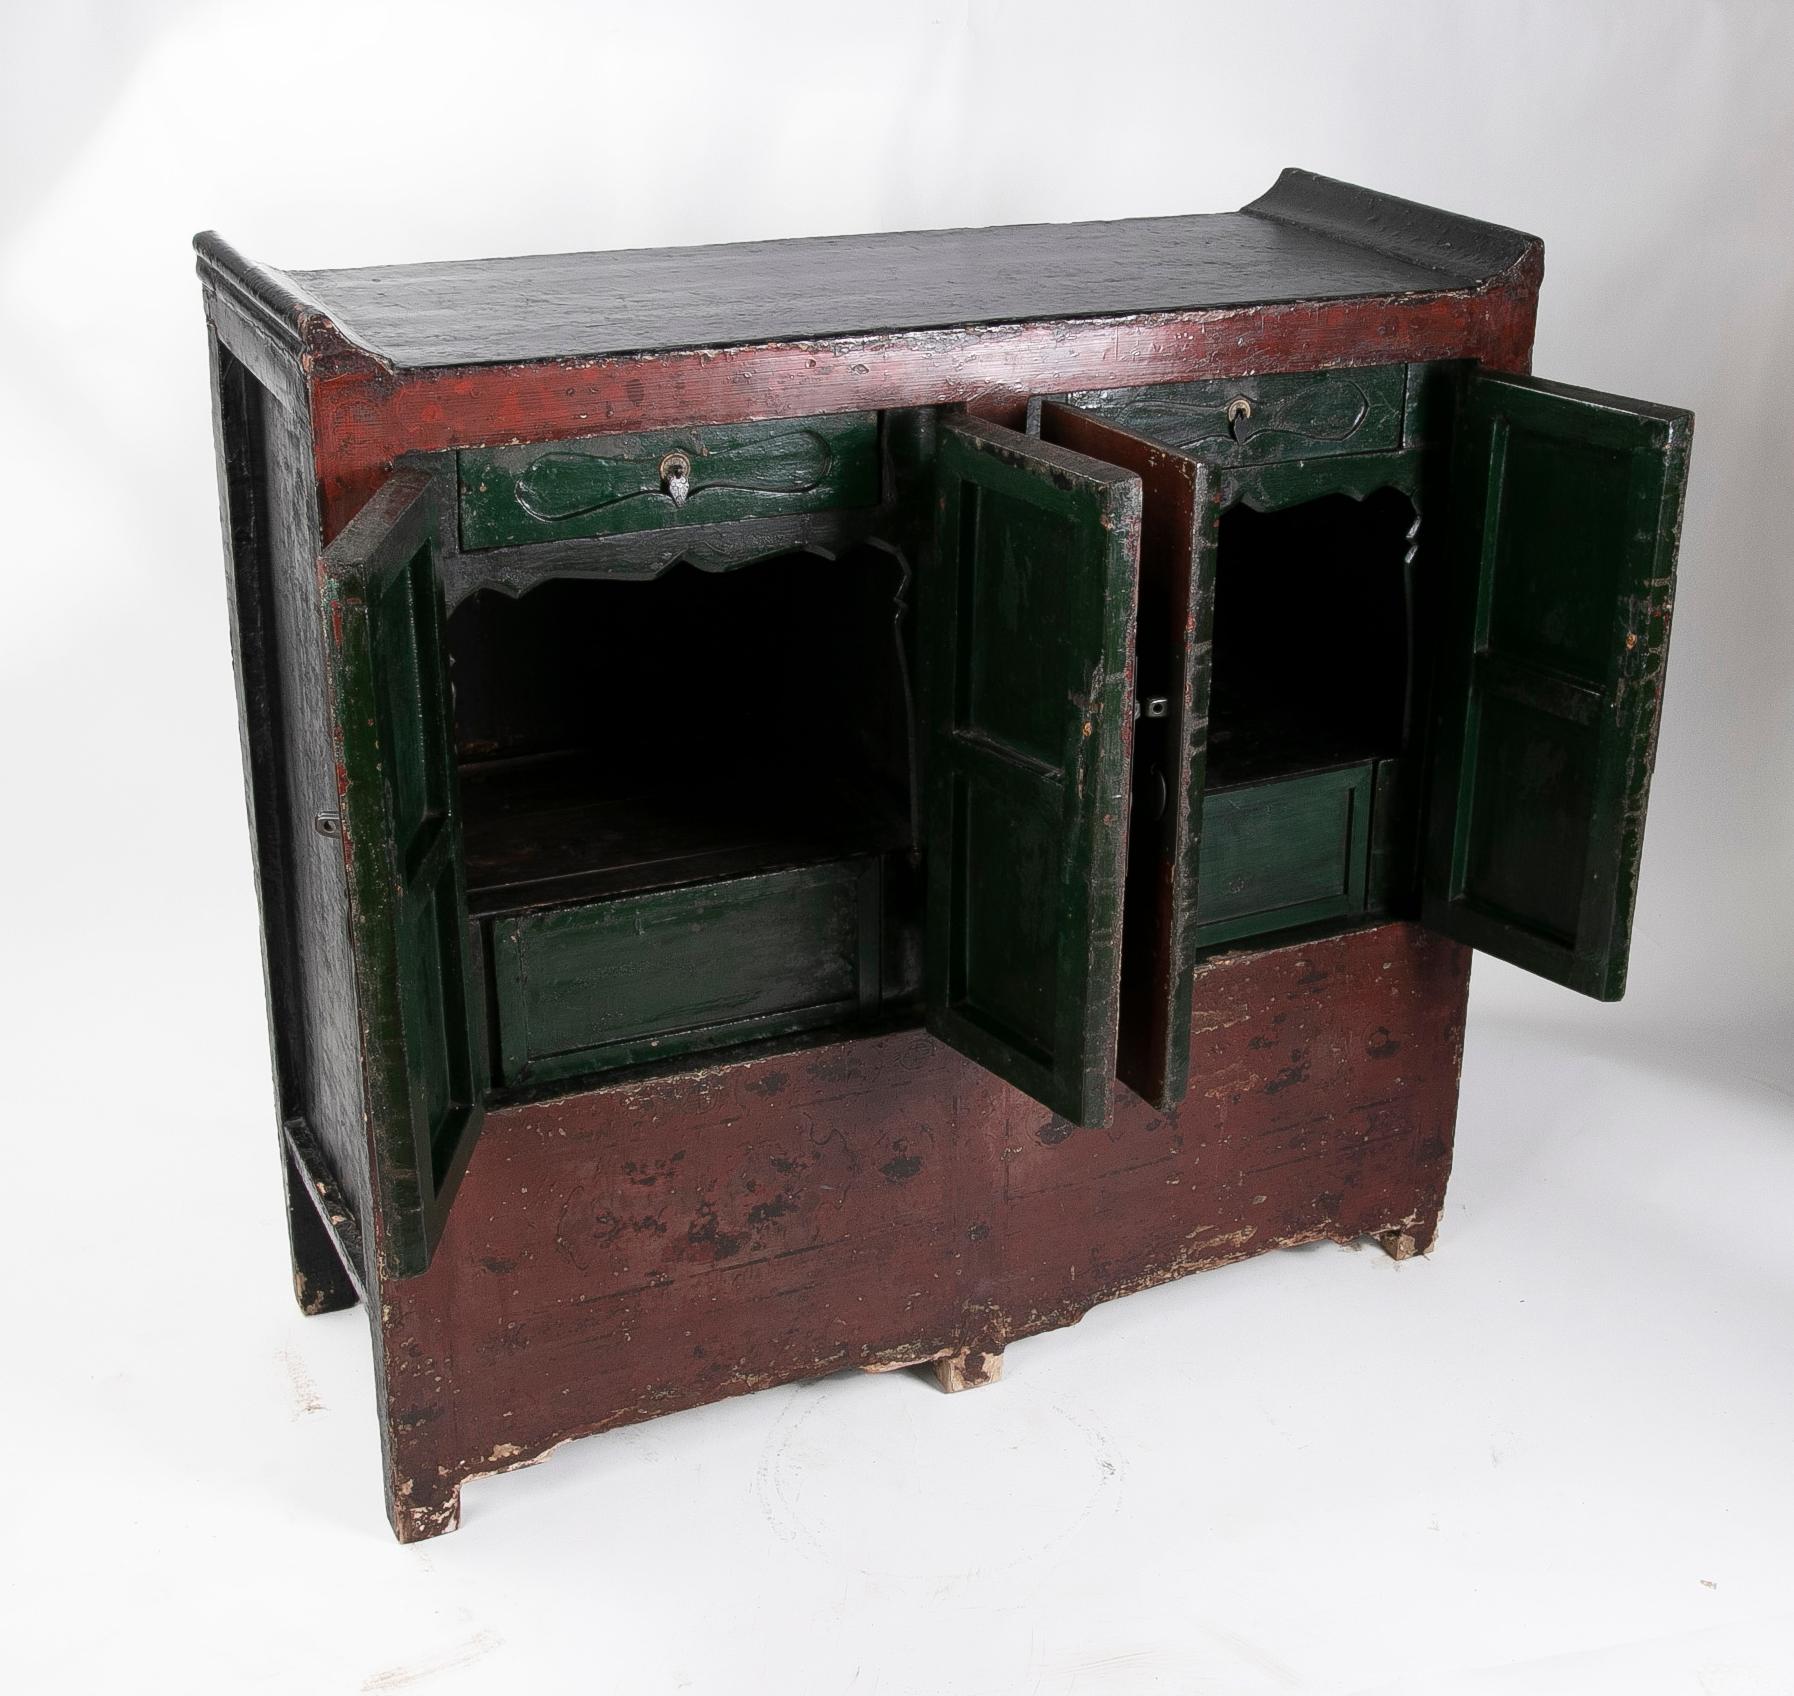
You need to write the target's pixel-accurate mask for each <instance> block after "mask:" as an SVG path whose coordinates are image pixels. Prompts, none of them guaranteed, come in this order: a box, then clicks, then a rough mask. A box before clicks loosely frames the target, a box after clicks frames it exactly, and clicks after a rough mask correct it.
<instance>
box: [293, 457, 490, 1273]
mask: <svg viewBox="0 0 1794 1696" xmlns="http://www.w3.org/2000/svg"><path fill="white" fill-rule="evenodd" d="M433 505H434V503H433V501H432V499H431V493H430V480H429V478H428V477H427V476H425V475H423V474H422V473H418V472H398V473H396V474H395V475H394V476H393V477H391V478H390V479H389V480H388V481H387V482H386V483H385V484H384V485H383V486H382V487H381V489H380V491H379V492H378V493H377V494H376V495H375V496H374V498H373V499H372V500H371V501H369V502H368V504H367V505H366V506H365V507H364V508H363V509H362V510H361V511H360V512H359V513H358V514H357V515H356V516H355V518H354V519H353V520H352V521H351V522H350V523H349V525H348V526H347V527H346V528H345V529H344V531H343V533H342V534H341V535H340V536H339V537H338V538H337V539H336V540H335V541H334V542H332V543H331V545H330V546H329V547H328V548H327V549H325V551H324V557H323V575H324V585H323V592H324V618H325V630H326V639H327V642H328V645H329V655H330V668H331V684H332V689H333V691H334V708H335V724H336V735H337V738H338V747H337V772H338V777H337V783H338V794H339V802H340V819H341V827H340V828H341V832H342V839H343V856H344V860H345V862H346V864H347V866H348V872H349V922H350V932H351V937H350V940H351V946H352V950H353V954H354V961H355V993H356V998H357V1002H358V1005H359V1010H360V1023H361V1031H362V1071H363V1079H364V1087H365V1089H366V1095H367V1111H368V1114H369V1118H370V1121H371V1123H372V1126H373V1148H374V1160H375V1180H376V1182H377V1184H378V1185H379V1187H380V1192H381V1195H380V1217H381V1219H382V1221H383V1225H384V1230H383V1233H382V1236H381V1239H380V1242H379V1252H380V1255H381V1257H382V1264H383V1266H384V1269H385V1270H386V1272H387V1273H388V1274H389V1275H391V1276H395V1277H406V1276H409V1275H410V1274H412V1273H416V1272H421V1271H423V1270H424V1268H425V1267H426V1266H427V1265H428V1264H429V1260H430V1255H431V1253H432V1252H433V1251H434V1249H435V1246H436V1242H437V1239H438V1238H439V1237H440V1236H441V1233H442V1223H443V1219H444V1216H445V1215H446V1213H447V1210H448V1204H449V1200H450V1198H451V1196H452V1194H453V1191H454V1188H455V1186H456V1184H457V1183H458V1182H459V1181H460V1177H461V1172H462V1169H463V1168H464V1167H465V1166H466V1164H467V1157H468V1154H469V1152H470V1151H471V1149H472V1147H473V1142H474V1138H475V1137H476V1136H477V1135H478V1134H479V1128H480V1123H481V1120H482V1119H483V1117H484V1106H483V1100H484V1094H485V1088H486V1075H485V1073H486V1061H485V1056H486V1048H485V1044H484V1042H483V1041H482V1040H481V1026H482V1023H483V1019H482V1015H481V1007H482V1000H481V995H480V989H479V974H478V969H477V962H476V959H475V945H474V943H473V940H472V934H471V930H470V926H469V921H468V912H467V888H466V872H465V868H464V865H463V859H462V852H461V818H460V806H459V797H458V793H457V786H456V778H455V758H454V709H453V705H452V699H451V696H450V693H449V682H448V675H447V671H448V667H447V663H446V628H445V626H446V613H445V610H444V606H443V599H442V590H441V586H440V584H439V582H438V580H437V574H436V563H435V547H434V536H435V528H434V511H433Z"/></svg>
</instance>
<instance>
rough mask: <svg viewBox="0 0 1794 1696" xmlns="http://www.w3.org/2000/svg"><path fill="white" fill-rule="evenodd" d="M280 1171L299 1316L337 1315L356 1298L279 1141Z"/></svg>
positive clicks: (288, 1151)
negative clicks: (283, 1188)
mask: <svg viewBox="0 0 1794 1696" xmlns="http://www.w3.org/2000/svg"><path fill="white" fill-rule="evenodd" d="M280 1165H281V1171H282V1172H283V1173H284V1175H285V1178H286V1191H287V1241H288V1242H289V1243H290V1244H291V1245H292V1250H293V1294H294V1295H295V1296H296V1297H297V1298H298V1301H299V1311H300V1312H301V1313H307V1314H311V1313H337V1312H340V1311H341V1310H342V1309H343V1308H345V1307H353V1306H354V1305H355V1303H356V1301H357V1300H358V1299H359V1298H358V1297H357V1296H356V1294H355V1286H354V1284H353V1283H352V1282H351V1281H350V1279H349V1274H348V1272H347V1271H345V1270H344V1268H343V1263H342V1258H341V1256H339V1255H338V1254H337V1252H336V1244H335V1243H334V1242H332V1241H331V1240H330V1233H329V1232H328V1231H327V1230H325V1229H324V1221H323V1220H322V1219H320V1218H319V1217H318V1210H317V1207H316V1206H315V1205H314V1204H313V1202H312V1199H311V1197H310V1195H308V1194H307V1193H306V1188H305V1176H304V1174H303V1173H302V1172H300V1170H299V1168H298V1167H297V1165H296V1164H295V1163H294V1161H293V1151H292V1150H291V1149H290V1148H288V1147H287V1146H286V1143H285V1139H284V1138H282V1141H281V1151H280Z"/></svg>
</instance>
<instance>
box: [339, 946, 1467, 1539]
mask: <svg viewBox="0 0 1794 1696" xmlns="http://www.w3.org/2000/svg"><path fill="white" fill-rule="evenodd" d="M1469 961H1470V956H1469V954H1468V952H1467V951H1466V950H1464V949H1462V948H1459V947H1457V946H1455V945H1454V944H1451V943H1448V942H1444V941H1442V940H1440V939H1438V938H1437V937H1434V936H1432V935H1430V934H1429V933H1427V932H1425V931H1423V930H1421V929H1420V928H1418V927H1417V926H1412V925H1407V924H1393V925H1384V926H1380V927H1377V928H1375V929H1369V930H1362V931H1357V932H1354V933H1352V934H1349V935H1345V936H1338V937H1333V938H1330V939H1328V940H1325V941H1322V942H1316V943H1308V944H1302V945H1298V946H1294V947H1289V948H1282V949H1277V950H1273V951H1270V952H1265V953H1257V954H1243V955H1234V956H1226V957H1221V958H1218V959H1215V960H1212V961H1210V962H1208V963H1207V964H1205V965H1203V966H1202V967H1201V968H1199V970H1198V972H1197V976H1196V985H1195V1013H1194V1020H1193V1037H1192V1050H1191V1052H1192V1061H1193V1064H1192V1077H1193V1079H1194V1082H1193V1083H1192V1086H1191V1091H1190V1095H1189V1098H1188V1099H1187V1100H1186V1101H1185V1102H1184V1103H1182V1104H1181V1105H1180V1106H1179V1107H1177V1108H1176V1109H1174V1110H1173V1111H1171V1112H1169V1113H1158V1112H1156V1111H1154V1110H1153V1109H1152V1108H1150V1107H1148V1106H1147V1105H1146V1104H1145V1103H1143V1102H1141V1101H1140V1100H1138V1099H1137V1098H1136V1097H1134V1096H1133V1095H1131V1094H1130V1093H1128V1092H1127V1091H1125V1090H1118V1091H1117V1099H1116V1106H1115V1114H1114V1118H1113V1121H1112V1123H1111V1124H1110V1125H1109V1126H1108V1127H1107V1128H1106V1129H1104V1130H1080V1129H1076V1128H1074V1127H1073V1126H1071V1125H1070V1124H1068V1123H1067V1122H1066V1121H1065V1120H1063V1119H1059V1118H1056V1117H1054V1116H1053V1115H1051V1114H1049V1113H1047V1112H1046V1111H1045V1110H1044V1109H1042V1108H1040V1107H1039V1106H1037V1105H1036V1104H1035V1103H1033V1102H1032V1101H1030V1100H1028V1099H1027V1097H1025V1096H1023V1095H1021V1094H1019V1093H1018V1092H1017V1091H1015V1090H1013V1089H1011V1088H1009V1087H1008V1086H1007V1085H1005V1084H1003V1083H1001V1082H999V1081H998V1080H996V1079H994V1078H992V1077H991V1076H990V1075H989V1074H987V1073H985V1072H983V1071H982V1070H980V1069H979V1068H978V1067H977V1066H975V1065H973V1064H972V1063H970V1062H969V1061H966V1060H964V1059H962V1058H961V1057H960V1056H959V1055H957V1054H956V1053H954V1052H953V1051H952V1050H950V1049H948V1048H946V1047H944V1046H943V1045H942V1044H940V1043H938V1042H936V1041H935V1040H934V1039H933V1038H931V1037H929V1036H927V1035H926V1034H924V1033H922V1032H920V1031H911V1032H901V1033H898V1034H895V1035H890V1036H884V1037H878V1038H871V1039H862V1040H859V1041H852V1042H842V1043H834V1044H829V1045H826V1046H821V1047H816V1048H810V1049H806V1050H802V1051H799V1052H794V1053H787V1054H780V1055H773V1056H766V1057H761V1058H757V1059H752V1060H741V1061H736V1062H734V1063H731V1064H725V1065H718V1066H710V1067H698V1068H693V1069H691V1070H688V1071H684V1072H681V1073H678V1074H677V1075H674V1076H669V1077H663V1078H658V1079H651V1080H645V1081H636V1082H633V1083H619V1084H614V1085H610V1086H607V1087H605V1088H602V1089H596V1090H592V1091H588V1092H586V1093H583V1094H580V1095H574V1096H568V1097H564V1098H562V1099H559V1100H554V1101H549V1102H542V1103H535V1104H530V1105H525V1106H515V1107H510V1108H506V1109H504V1110H502V1111H499V1112H495V1113H494V1114H492V1116H491V1117H490V1118H489V1119H488V1121H487V1124H486V1128H485V1131H484V1133H483V1135H482V1137H481V1139H480V1143H479V1146H478V1148H477V1149H476V1151H475V1153H474V1156H473V1160H472V1163H471V1165H470V1166H469V1168H468V1171H467V1175H466V1178H465V1179H464V1181H463V1185H462V1189H461V1193H460V1196H459V1198H458V1199H457V1201H456V1205H455V1208H454V1210H453V1212H452V1213H451V1215H450V1217H449V1222H448V1226H447V1230H446V1233H445V1235H444V1237H443V1240H442V1242H441V1245H440V1246H439V1248H438V1250H437V1252H436V1256H435V1259H434V1261H433V1262H432V1264H431V1266H430V1269H429V1271H427V1272H426V1273H424V1274H422V1275H421V1276H419V1277H415V1278H408V1279H404V1280H399V1281H390V1282H387V1283H386V1284H385V1285H384V1286H383V1288H382V1289H381V1291H380V1300H379V1301H377V1302H375V1303H372V1304H370V1308H371V1315H372V1319H373V1323H374V1327H375V1347H376V1350H377V1354H378V1365H379V1367H380V1383H381V1387H382V1398H383V1403H384V1406H383V1408H382V1416H383V1421H384V1450H385V1455H386V1463H387V1493H388V1506H389V1512H390V1515H391V1518H392V1522H393V1526H394V1529H395V1530H396V1531H397V1533H398V1535H399V1537H400V1538H401V1539H402V1540H404V1541H407V1542H409V1541H412V1540H415V1539H417V1538H422V1537H429V1536H434V1535H436V1534H438V1533H440V1532H443V1531H447V1530H450V1529H452V1528H453V1527H454V1525H455V1524H456V1522H457V1519H458V1515H459V1495H460V1487H461V1485H462V1484H463V1483H464V1482H465V1481H466V1480H467V1479H469V1478H473V1477H478V1476H481V1475H483V1474H487V1473H493V1472H502V1471H508V1470H510V1469H512V1468H515V1467H518V1466H524V1465H527V1464H529V1463H531V1462H533V1461H536V1460H540V1459H542V1458H543V1457H544V1456H545V1455H546V1454H547V1453H548V1452H549V1451H550V1450H552V1449H554V1448H555V1447H557V1446H558V1445H560V1444H561V1443H563V1442H566V1441H567V1440H568V1439H570V1438H572V1437H576V1436H582V1435H586V1434H589V1433H592V1432H597V1431H603V1430H607V1429H609V1428H611V1427H614V1426H618V1425H625V1424H629V1423H632V1422H634V1421H637V1420H643V1419H649V1418H653V1417H654V1416H656V1415H658V1414H662V1413H671V1412H674V1411H676V1410H677V1409H680V1408H686V1407H694V1406H697V1405H700V1404H702V1403H705V1402H710V1401H716V1400H719V1399H720V1398H722V1397H724V1396H730V1395H738V1394H740V1393H741V1392H743V1391H746V1390H754V1389H761V1388H765V1387H767V1386H770V1385H774V1384H781V1383H787V1382H791V1381H793V1380H795V1379H800V1378H806V1377H814V1376H819V1375H821V1374H825V1373H829V1372H833V1371H837V1370H840V1369H842V1368H846V1367H861V1368H880V1367H883V1368H887V1369H888V1368H892V1367H896V1366H904V1365H916V1364H918V1363H921V1362H932V1363H933V1365H934V1370H935V1373H936V1376H937V1377H938V1379H939V1380H940V1382H941V1384H942V1386H943V1387H944V1388H946V1389H949V1390H957V1389H961V1388H969V1387H971V1386H973V1385H974V1384H979V1383H988V1382H990V1381H992V1380H993V1379H994V1378H995V1377H996V1376H997V1372H998V1369H999V1368H1000V1363H1001V1358H1002V1350H1003V1346H1004V1344H1006V1343H1008V1342H1010V1341H1013V1340H1014V1339H1015V1338H1017V1337H1025V1336H1028V1335H1031V1334H1033V1333H1036V1332H1040V1331H1047V1330H1052V1329H1054V1328H1056V1327H1058V1326H1063V1325H1069V1324H1071V1323H1072V1322H1073V1321H1075V1320H1076V1319H1078V1318H1079V1317H1080V1316H1081V1315H1082V1314H1083V1313H1084V1312H1085V1311H1086V1310H1087V1309H1088V1308H1090V1307H1092V1306H1094V1305H1095V1304H1096V1303H1098V1302H1101V1301H1106V1300H1109V1299H1110V1298H1111V1297H1114V1296H1118V1295H1124V1294H1127V1293H1128V1292H1130V1291H1133V1290H1138V1289H1144V1288H1147V1287H1149V1286H1151V1285H1154V1284H1158V1283H1162V1282H1165V1281H1166V1280H1168V1279H1171V1278H1176V1277H1181V1276H1182V1275H1184V1274H1185V1273H1188V1272H1194V1271H1198V1270H1201V1269H1203V1268H1205V1267H1210V1266H1220V1265H1224V1264H1226V1263H1227V1262H1229V1261H1233V1260H1240V1259H1243V1258H1245V1257H1247V1256H1250V1255H1254V1254H1259V1253H1262V1252H1263V1251H1264V1250H1266V1249H1271V1248H1282V1247H1288V1246H1292V1245H1294V1244H1297V1243H1303V1242H1311V1241H1316V1240H1326V1239H1332V1240H1335V1241H1350V1240H1353V1239H1355V1238H1358V1237H1361V1236H1372V1237H1375V1238H1377V1240H1378V1241H1379V1242H1381V1243H1382V1244H1383V1246H1384V1247H1385V1248H1386V1249H1387V1250H1388V1251H1389V1252H1390V1253H1391V1254H1394V1255H1395V1256H1396V1257H1397V1258H1403V1257H1404V1256H1406V1255H1407V1254H1411V1253H1418V1252H1422V1251H1424V1249H1425V1248H1426V1247H1427V1246H1428V1245H1430V1243H1431V1240H1432V1235H1433V1230H1434V1227H1435V1225H1436V1223H1437V1219H1438V1215H1439V1210H1440V1207H1441V1205H1442V1203H1443V1200H1444V1194H1445V1181H1446V1176H1447V1173H1448V1171H1449V1168H1450V1163H1451V1146H1452V1129H1453V1124H1454V1121H1455V1118H1456V1112H1457V1094H1458V1065H1459V1058H1460V1054H1461V1050H1462V1038H1463V1024H1464V1006H1465V999H1466V995H1467V992H1468V986H1469Z"/></svg>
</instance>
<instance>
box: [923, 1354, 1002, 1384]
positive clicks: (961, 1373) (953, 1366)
mask: <svg viewBox="0 0 1794 1696" xmlns="http://www.w3.org/2000/svg"><path fill="white" fill-rule="evenodd" d="M934 1376H935V1380H936V1382H937V1383H939V1385H940V1387H941V1388H942V1389H943V1390H946V1391H948V1392H949V1393H951V1392H952V1391H954V1390H975V1389H977V1388H978V1386H979V1385H981V1384H994V1383H996V1381H997V1380H998V1379H999V1378H1001V1377H1002V1376H1003V1351H1002V1350H1001V1349H961V1350H960V1351H959V1353H958V1354H944V1355H942V1356H941V1358H940V1359H939V1360H937V1361H935V1362H934Z"/></svg>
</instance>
